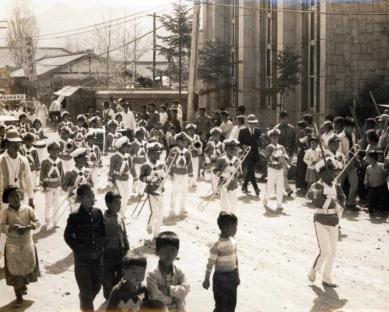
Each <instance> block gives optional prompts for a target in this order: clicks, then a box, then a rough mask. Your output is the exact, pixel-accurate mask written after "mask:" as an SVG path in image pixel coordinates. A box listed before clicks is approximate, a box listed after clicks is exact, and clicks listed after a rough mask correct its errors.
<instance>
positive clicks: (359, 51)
mask: <svg viewBox="0 0 389 312" xmlns="http://www.w3.org/2000/svg"><path fill="white" fill-rule="evenodd" d="M326 10H327V12H339V11H351V12H356V11H358V12H366V13H368V12H375V13H377V12H378V13H379V12H382V13H389V1H388V0H376V1H370V0H363V1H362V0H360V1H357V2H353V3H350V2H348V3H341V2H340V3H338V2H334V1H330V2H328V3H327V5H326ZM388 25H389V15H328V16H327V20H326V66H325V73H324V74H325V81H326V83H325V101H326V111H331V110H333V108H334V107H335V106H336V105H339V104H341V103H342V102H343V101H344V100H345V99H347V98H352V97H353V94H354V91H355V90H356V91H357V92H358V90H360V89H361V88H362V87H363V86H364V85H365V83H366V82H368V81H371V80H372V79H374V78H376V77H378V76H383V77H386V78H387V79H389V31H388V32H387V34H385V33H384V32H383V30H384V29H385V27H388ZM388 30H389V28H388Z"/></svg>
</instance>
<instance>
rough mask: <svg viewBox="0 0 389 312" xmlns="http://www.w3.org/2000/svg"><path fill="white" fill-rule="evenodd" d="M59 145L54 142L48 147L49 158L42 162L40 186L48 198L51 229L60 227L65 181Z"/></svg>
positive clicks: (46, 203) (47, 220)
mask: <svg viewBox="0 0 389 312" xmlns="http://www.w3.org/2000/svg"><path fill="white" fill-rule="evenodd" d="M59 149H60V147H59V144H58V143H56V142H52V143H50V144H49V145H48V146H47V152H48V153H49V157H48V158H46V159H44V160H43V161H42V166H41V173H40V184H41V185H42V187H43V192H44V194H45V197H46V202H45V221H46V226H47V228H49V227H50V226H51V225H53V227H54V228H56V227H57V226H58V224H57V220H58V213H59V208H60V207H58V206H59V198H60V196H61V186H62V180H63V176H64V173H63V168H62V161H61V160H60V159H59V157H58V154H59Z"/></svg>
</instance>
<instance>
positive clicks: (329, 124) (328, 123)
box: [323, 120, 332, 127]
mask: <svg viewBox="0 0 389 312" xmlns="http://www.w3.org/2000/svg"><path fill="white" fill-rule="evenodd" d="M323 126H329V127H332V122H331V121H329V120H326V121H325V122H323Z"/></svg>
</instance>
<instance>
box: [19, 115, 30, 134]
mask: <svg viewBox="0 0 389 312" xmlns="http://www.w3.org/2000/svg"><path fill="white" fill-rule="evenodd" d="M18 131H19V133H20V134H21V135H22V134H25V133H26V132H29V131H30V125H29V124H28V122H27V114H26V113H24V112H22V113H21V114H20V115H19V125H18Z"/></svg>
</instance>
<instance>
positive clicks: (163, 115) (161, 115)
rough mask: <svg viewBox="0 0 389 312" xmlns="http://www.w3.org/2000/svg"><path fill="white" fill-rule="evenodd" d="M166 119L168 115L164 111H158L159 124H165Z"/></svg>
mask: <svg viewBox="0 0 389 312" xmlns="http://www.w3.org/2000/svg"><path fill="white" fill-rule="evenodd" d="M167 120H168V115H167V113H166V112H160V113H159V122H160V123H161V125H162V126H163V125H165V123H166V122H167Z"/></svg>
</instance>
